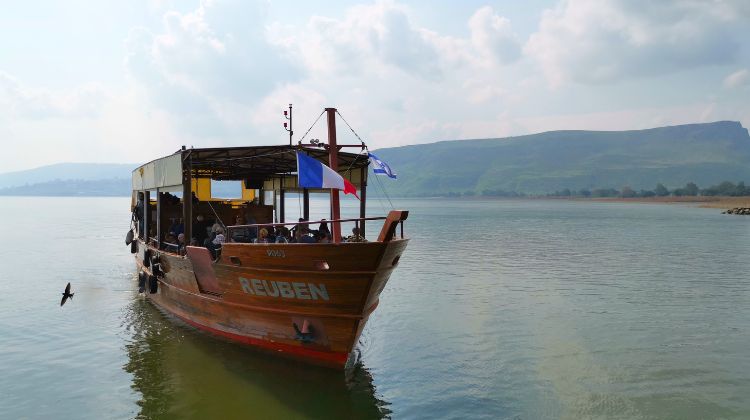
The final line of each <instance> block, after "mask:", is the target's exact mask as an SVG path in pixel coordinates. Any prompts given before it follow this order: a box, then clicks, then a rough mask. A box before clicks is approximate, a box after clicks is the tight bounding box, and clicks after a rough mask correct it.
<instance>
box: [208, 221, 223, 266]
mask: <svg viewBox="0 0 750 420" xmlns="http://www.w3.org/2000/svg"><path fill="white" fill-rule="evenodd" d="M224 240H225V238H224V228H222V227H221V226H218V227H217V228H216V231H215V236H214V239H212V240H211V242H208V243H207V244H206V245H207V246H206V248H208V250H209V251H211V256H212V257H213V258H214V259H216V257H217V256H218V253H219V251H221V246H222V244H223V243H224Z"/></svg>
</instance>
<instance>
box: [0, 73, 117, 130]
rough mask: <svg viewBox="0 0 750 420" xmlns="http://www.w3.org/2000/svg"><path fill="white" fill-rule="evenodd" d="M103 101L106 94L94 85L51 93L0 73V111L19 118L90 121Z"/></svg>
mask: <svg viewBox="0 0 750 420" xmlns="http://www.w3.org/2000/svg"><path fill="white" fill-rule="evenodd" d="M106 97H107V93H106V91H105V90H104V88H103V87H101V86H99V85H98V84H87V85H83V86H79V87H76V88H73V89H68V90H67V91H64V92H53V91H49V90H47V89H41V88H33V87H29V86H25V85H23V84H22V83H21V82H20V81H18V80H17V79H16V78H14V77H12V76H11V75H9V74H6V73H3V72H0V109H4V110H5V111H6V112H8V113H11V114H13V115H15V116H16V117H19V118H30V119H35V120H36V119H46V118H83V117H87V118H94V117H96V116H97V115H98V113H99V108H100V107H101V104H102V103H103V102H104V101H105V100H106Z"/></svg>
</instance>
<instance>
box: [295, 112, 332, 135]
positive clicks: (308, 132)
mask: <svg viewBox="0 0 750 420" xmlns="http://www.w3.org/2000/svg"><path fill="white" fill-rule="evenodd" d="M325 112H326V110H325V109H324V110H323V111H322V112H321V113H320V115H318V118H316V119H315V121H314V122H313V123H312V125H311V126H310V128H308V129H307V131H305V134H304V135H303V136H302V138H301V139H299V140H298V142H299V143H302V140H304V139H305V137H307V135H308V134H310V130H312V128H313V127H315V124H317V123H318V120H320V117H322V116H323V114H325Z"/></svg>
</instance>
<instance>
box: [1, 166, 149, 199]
mask: <svg viewBox="0 0 750 420" xmlns="http://www.w3.org/2000/svg"><path fill="white" fill-rule="evenodd" d="M136 167H138V165H136V164H122V163H58V164H54V165H48V166H42V167H39V168H35V169H29V170H25V171H17V172H7V173H4V174H0V195H44V196H127V195H130V182H131V181H130V177H131V172H132V171H133V169H135V168H136Z"/></svg>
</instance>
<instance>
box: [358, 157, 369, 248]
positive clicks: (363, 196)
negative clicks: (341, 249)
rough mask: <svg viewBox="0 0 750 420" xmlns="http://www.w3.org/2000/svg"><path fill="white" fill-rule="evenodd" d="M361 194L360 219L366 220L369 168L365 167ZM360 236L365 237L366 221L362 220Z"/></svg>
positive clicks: (361, 181) (362, 172) (361, 178)
mask: <svg viewBox="0 0 750 420" xmlns="http://www.w3.org/2000/svg"><path fill="white" fill-rule="evenodd" d="M359 181H360V192H359V217H361V218H363V219H364V218H365V217H367V216H366V215H365V214H366V212H367V208H366V203H367V166H365V167H363V168H362V169H361V176H360V179H359ZM359 235H360V236H361V237H363V238H364V237H365V221H364V220H362V221H361V222H360V224H359Z"/></svg>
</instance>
